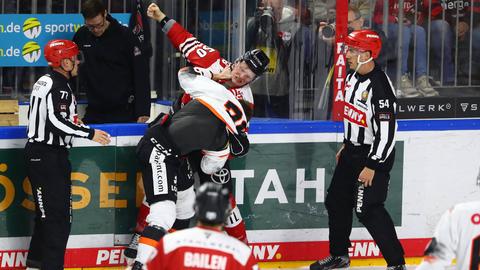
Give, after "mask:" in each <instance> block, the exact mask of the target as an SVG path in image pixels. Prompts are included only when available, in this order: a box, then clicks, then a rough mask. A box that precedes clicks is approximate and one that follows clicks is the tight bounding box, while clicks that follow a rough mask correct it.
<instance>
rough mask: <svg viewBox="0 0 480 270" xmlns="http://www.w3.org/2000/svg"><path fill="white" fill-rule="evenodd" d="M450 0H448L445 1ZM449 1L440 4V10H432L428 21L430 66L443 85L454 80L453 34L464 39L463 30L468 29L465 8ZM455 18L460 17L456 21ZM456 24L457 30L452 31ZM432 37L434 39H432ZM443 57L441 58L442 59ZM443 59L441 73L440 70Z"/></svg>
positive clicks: (449, 83)
mask: <svg viewBox="0 0 480 270" xmlns="http://www.w3.org/2000/svg"><path fill="white" fill-rule="evenodd" d="M462 1H463V0H462ZM447 2H450V1H447ZM452 2H453V1H452ZM456 2H457V1H455V2H454V5H450V4H449V3H443V4H442V7H443V8H442V12H435V13H434V12H432V16H431V21H430V22H429V23H430V33H431V36H432V39H431V40H432V42H431V43H430V47H431V48H432V52H433V56H434V57H433V58H432V65H431V66H432V68H433V69H434V70H435V71H437V73H438V77H439V79H440V82H441V83H443V84H444V85H451V84H453V82H454V80H455V74H454V73H455V71H454V65H453V57H452V56H453V55H452V53H453V46H454V34H455V33H458V38H459V39H464V37H465V31H466V29H468V23H467V22H466V21H465V18H466V17H465V9H464V8H463V4H462V5H461V7H460V6H459V7H458V12H459V13H458V16H457V5H456ZM462 3H463V2H462ZM457 18H458V19H460V20H459V21H458V23H457ZM455 25H457V30H458V32H457V31H454V29H455V28H454V27H455ZM433 38H434V39H433ZM442 58H443V60H442ZM442 61H443V74H441V72H440V68H441V67H442V65H441V63H442Z"/></svg>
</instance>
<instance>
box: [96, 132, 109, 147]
mask: <svg viewBox="0 0 480 270" xmlns="http://www.w3.org/2000/svg"><path fill="white" fill-rule="evenodd" d="M92 141H94V142H98V143H99V144H101V145H107V144H109V143H110V135H109V134H108V133H107V132H105V131H103V130H100V129H95V135H93V139H92Z"/></svg>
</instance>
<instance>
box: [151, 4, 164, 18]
mask: <svg viewBox="0 0 480 270" xmlns="http://www.w3.org/2000/svg"><path fill="white" fill-rule="evenodd" d="M147 16H148V17H150V18H152V19H154V20H156V21H157V22H160V21H161V20H163V18H165V16H166V15H165V14H164V13H163V12H162V11H161V10H160V8H159V7H158V6H157V4H155V3H151V4H150V5H149V6H148V9H147Z"/></svg>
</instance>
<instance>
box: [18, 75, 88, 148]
mask: <svg viewBox="0 0 480 270" xmlns="http://www.w3.org/2000/svg"><path fill="white" fill-rule="evenodd" d="M76 105H77V102H76V101H75V97H74V96H73V93H72V90H71V88H70V85H68V80H67V78H66V77H65V76H63V75H62V74H60V73H58V72H56V71H53V70H51V71H50V72H49V73H47V74H46V75H44V76H42V77H41V78H40V79H38V81H37V82H36V83H35V84H34V85H33V90H32V94H31V96H30V107H29V108H28V127H27V132H28V141H29V142H31V143H33V142H40V143H45V144H49V145H54V146H62V147H66V148H70V147H71V146H72V140H73V137H81V138H88V139H92V138H93V135H94V130H93V129H91V128H88V127H87V126H84V125H81V124H77V123H78V118H77V109H76Z"/></svg>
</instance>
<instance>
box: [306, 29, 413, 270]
mask: <svg viewBox="0 0 480 270" xmlns="http://www.w3.org/2000/svg"><path fill="white" fill-rule="evenodd" d="M345 43H346V45H347V48H348V49H347V52H346V58H347V62H348V65H349V66H350V69H351V71H350V72H349V73H348V74H347V78H346V86H345V102H344V106H345V107H344V115H343V119H344V121H343V122H344V128H345V133H344V139H343V145H342V147H341V149H340V150H339V151H338V153H337V155H336V159H337V166H336V168H335V172H334V174H333V179H332V182H331V184H330V186H329V188H328V190H327V197H326V199H325V206H326V208H327V211H328V226H329V241H330V256H328V257H327V258H325V259H323V260H320V261H317V262H315V263H313V264H312V265H310V269H312V270H324V269H334V268H344V267H349V265H350V259H349V257H348V248H349V247H350V246H351V243H350V239H349V236H350V233H351V231H352V221H353V214H352V209H354V210H355V214H356V215H357V217H358V219H359V221H360V222H361V223H362V224H363V225H364V226H365V227H366V228H367V230H368V232H369V233H370V235H371V236H372V237H373V240H375V242H376V244H377V245H378V247H379V248H380V251H381V252H382V255H383V257H384V258H385V260H386V261H387V265H388V268H387V269H388V270H404V269H406V268H405V259H404V252H403V248H402V245H401V244H400V241H399V240H398V238H397V234H396V232H395V227H394V225H393V221H392V218H391V217H390V215H389V214H388V212H387V210H386V209H385V205H384V202H385V200H386V198H387V193H388V185H389V181H390V170H391V169H392V166H393V162H394V159H395V133H396V130H397V122H396V114H397V99H396V97H395V91H394V88H393V86H392V83H391V82H390V79H389V78H388V76H387V75H386V74H385V72H383V71H382V70H381V69H380V67H379V66H378V64H377V63H375V61H374V60H373V59H375V58H377V57H378V55H379V54H380V50H381V48H382V42H381V39H380V36H379V35H378V34H377V33H376V32H375V31H372V30H357V31H353V32H352V33H350V34H349V35H348V37H347V38H346V41H345Z"/></svg>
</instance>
